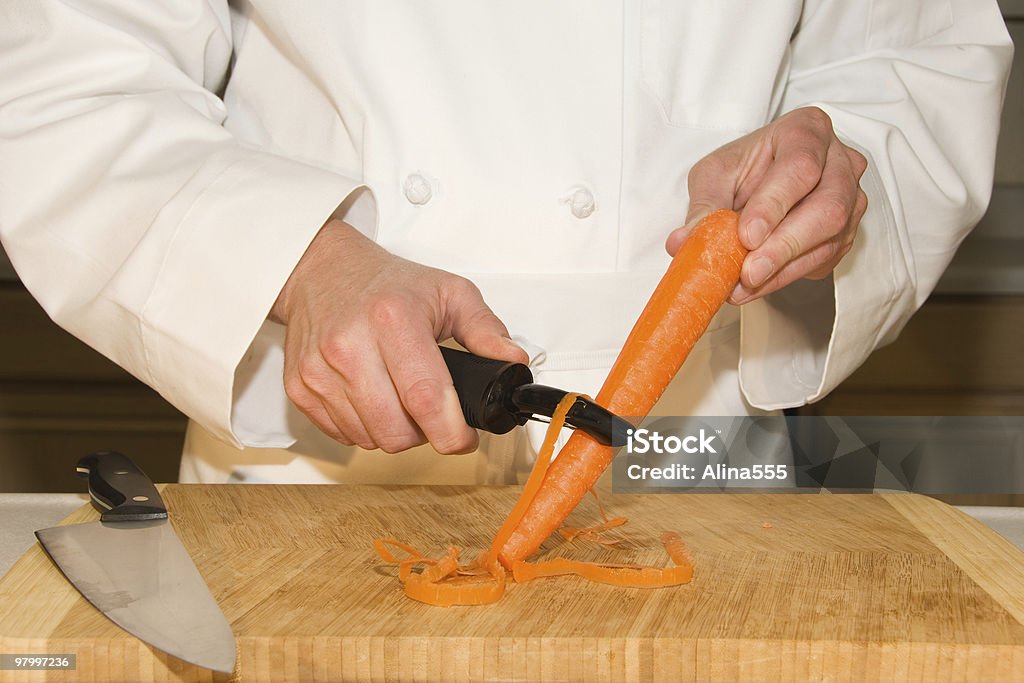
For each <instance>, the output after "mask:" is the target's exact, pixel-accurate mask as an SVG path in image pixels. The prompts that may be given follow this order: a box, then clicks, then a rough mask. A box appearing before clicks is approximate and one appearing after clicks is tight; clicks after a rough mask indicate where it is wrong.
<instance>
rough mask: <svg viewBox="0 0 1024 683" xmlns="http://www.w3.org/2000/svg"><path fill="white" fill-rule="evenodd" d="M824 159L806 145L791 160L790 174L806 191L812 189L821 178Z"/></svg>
mask: <svg viewBox="0 0 1024 683" xmlns="http://www.w3.org/2000/svg"><path fill="white" fill-rule="evenodd" d="M821 171H822V161H821V158H820V157H819V156H818V155H817V154H816V153H815V152H814V151H812V150H811V149H808V148H807V147H804V148H803V149H801V150H800V151H798V152H797V153H796V154H794V155H793V158H792V159H791V161H790V162H789V174H790V176H791V177H792V178H793V180H794V181H795V182H796V183H797V184H798V185H799V186H800V187H801V188H802V189H804V190H805V191H810V190H811V188H813V187H814V186H815V185H817V184H818V181H819V180H821Z"/></svg>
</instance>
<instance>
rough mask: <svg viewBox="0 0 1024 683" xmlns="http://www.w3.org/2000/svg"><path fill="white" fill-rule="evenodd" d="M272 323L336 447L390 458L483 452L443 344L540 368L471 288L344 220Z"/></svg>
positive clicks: (313, 247)
mask: <svg viewBox="0 0 1024 683" xmlns="http://www.w3.org/2000/svg"><path fill="white" fill-rule="evenodd" d="M270 317H271V319H273V320H276V321H278V322H281V323H283V324H285V325H287V326H288V329H287V332H286V334H285V349H284V354H285V355H284V385H285V391H286V393H287V394H288V397H289V398H290V399H291V401H292V402H293V403H294V404H295V405H296V406H297V407H298V408H299V409H300V410H301V411H302V412H303V413H305V415H306V416H307V417H308V418H309V419H310V420H311V421H312V422H313V423H314V424H315V425H316V426H317V427H318V428H319V429H320V430H322V431H323V432H324V433H326V434H328V435H329V436H331V437H333V438H334V439H336V440H337V441H340V442H341V443H344V444H346V445H352V444H356V445H358V446H360V447H361V448H365V449H372V448H381V449H383V450H385V451H387V452H388V453H395V452H398V451H402V450H405V449H407V448H411V447H413V446H417V445H419V444H422V443H425V442H426V441H430V443H431V445H432V446H433V447H434V448H435V449H436V450H437V451H439V452H441V453H466V452H470V451H472V450H473V449H475V448H476V446H477V434H476V431H474V430H473V429H472V428H470V427H469V426H468V425H467V424H466V422H465V419H464V417H463V415H462V409H461V408H460V407H459V399H458V396H457V394H456V393H455V389H454V387H453V386H452V379H451V376H450V375H449V373H448V369H447V367H446V366H445V364H444V360H443V359H442V357H441V352H440V351H439V350H438V348H437V340H440V339H447V338H448V337H454V338H455V339H456V340H457V341H458V342H459V343H460V344H462V345H463V346H465V347H466V348H467V349H469V350H470V351H472V352H473V353H476V354H478V355H481V356H486V357H488V358H497V359H501V360H508V361H514V362H520V363H526V362H528V360H529V359H528V358H527V355H526V353H525V352H524V351H523V350H522V349H521V348H519V347H518V346H517V345H516V344H515V343H514V342H512V341H511V340H510V339H509V338H508V330H507V329H506V328H505V326H504V325H503V324H502V322H501V321H500V320H498V318H497V317H496V316H495V315H494V313H493V312H491V309H489V308H488V307H487V305H486V304H485V303H484V301H483V299H482V298H481V296H480V292H479V290H478V289H477V288H476V286H475V285H474V284H473V283H472V282H470V281H469V280H466V279H465V278H462V277H458V276H456V275H453V274H451V273H446V272H444V271H441V270H437V269H436V268H428V267H427V266H423V265H420V264H417V263H413V262H412V261H407V260H405V259H403V258H399V257H398V256H395V255H393V254H391V253H389V252H387V251H385V250H384V249H383V248H381V247H380V246H378V245H377V244H375V243H374V242H373V241H371V240H369V239H367V238H366V237H364V236H363V235H362V234H361V233H359V232H358V231H357V230H356V229H355V228H353V227H351V226H349V225H347V224H345V223H343V222H342V221H339V220H332V221H330V222H329V223H327V224H326V225H325V226H324V227H323V228H322V229H321V230H320V232H319V233H318V234H317V236H316V238H314V240H313V242H312V243H311V244H310V246H309V248H308V249H307V250H306V253H305V254H304V255H303V257H302V259H301V260H300V261H299V263H298V265H297V266H296V267H295V270H294V271H293V272H292V274H291V277H289V279H288V282H287V284H285V286H284V288H283V289H282V290H281V294H280V295H279V297H278V299H277V301H276V302H275V304H274V308H273V310H272V311H271V315H270Z"/></svg>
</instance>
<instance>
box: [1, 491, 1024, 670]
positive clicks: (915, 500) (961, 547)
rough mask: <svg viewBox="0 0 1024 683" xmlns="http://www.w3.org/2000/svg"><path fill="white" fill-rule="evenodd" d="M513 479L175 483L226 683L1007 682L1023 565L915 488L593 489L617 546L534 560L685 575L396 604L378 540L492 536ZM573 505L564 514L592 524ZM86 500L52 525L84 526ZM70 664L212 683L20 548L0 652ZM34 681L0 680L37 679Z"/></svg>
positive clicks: (8, 588)
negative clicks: (683, 546)
mask: <svg viewBox="0 0 1024 683" xmlns="http://www.w3.org/2000/svg"><path fill="white" fill-rule="evenodd" d="M517 492H518V489H516V488H512V487H368V486H360V487H355V486H353V487H343V486H227V485H224V486H197V485H191V486H183V485H172V486H167V487H166V488H165V489H164V496H165V500H166V502H167V505H168V508H169V510H170V512H171V519H172V521H173V523H174V526H175V528H176V529H177V530H178V533H179V535H180V537H181V540H182V542H183V543H184V544H185V546H186V547H187V548H188V549H189V551H190V552H191V553H192V555H193V558H194V560H195V562H196V565H197V566H198V567H199V570H200V572H202V574H203V575H204V577H205V578H206V580H207V583H208V584H209V585H210V589H211V591H212V592H213V594H214V597H215V598H216V599H217V601H218V602H219V603H220V605H221V606H222V608H223V610H224V612H225V614H226V616H227V618H228V620H229V621H230V622H231V624H232V628H233V630H234V632H235V635H236V637H237V640H238V648H239V659H238V662H237V665H236V671H235V676H234V678H235V679H236V680H243V681H268V682H274V683H277V682H279V681H286V680H295V681H319V680H323V681H329V680H376V681H470V680H504V681H527V680H541V681H575V680H596V681H658V680H662V681H687V680H714V681H718V680H738V679H747V680H756V681H767V680H830V681H845V680H854V681H861V680H880V681H890V680H925V681H943V680H949V681H960V680H969V681H983V680H991V681H1012V680H1024V553H1022V552H1021V551H1019V550H1017V549H1016V548H1014V547H1013V546H1011V545H1010V544H1009V543H1007V542H1006V541H1004V540H1003V539H1001V538H1000V537H999V536H997V535H996V534H995V533H993V532H992V531H990V530H988V529H987V528H985V527H984V526H982V525H981V524H979V523H978V522H975V521H974V520H972V519H970V518H968V517H966V516H965V515H963V514H962V513H960V512H958V511H956V510H954V509H953V508H950V507H948V506H946V505H944V504H942V503H939V502H937V501H934V500H931V499H928V498H924V497H920V496H914V495H891V496H880V495H851V496H838V495H832V496H829V495H779V494H773V495H754V494H744V495H739V494H730V495H630V496H624V495H620V496H609V497H607V498H606V501H605V502H606V504H607V505H608V506H609V508H610V512H611V513H612V514H614V515H625V516H627V517H629V518H630V520H631V521H630V524H629V525H627V526H626V527H623V528H622V529H621V530H617V531H620V533H618V534H615V533H613V532H609V533H608V536H609V537H615V536H619V537H623V538H624V539H625V540H624V541H623V542H622V543H621V544H620V545H622V546H623V547H622V548H619V549H607V548H603V547H602V546H599V545H597V544H594V543H592V542H589V541H580V540H577V541H575V542H574V543H571V544H567V543H564V542H561V541H556V540H554V539H549V541H548V542H547V544H545V546H544V548H543V549H542V552H544V553H545V554H547V555H548V556H553V555H559V554H564V555H570V556H573V557H579V558H583V559H602V560H606V561H617V562H642V563H644V564H657V563H665V562H666V558H665V557H664V553H663V551H662V550H661V548H660V547H658V544H657V541H656V540H655V539H656V538H657V536H658V533H659V532H660V531H662V530H665V529H676V530H678V531H679V532H681V534H682V535H683V537H684V538H685V539H686V541H687V543H688V545H689V547H690V549H691V551H692V554H693V556H694V559H695V564H696V574H695V577H694V580H693V582H692V583H690V584H688V585H686V586H681V587H677V588H668V589H655V590H643V589H623V588H615V587H610V586H603V585H597V584H592V583H587V582H585V581H583V580H580V579H577V578H575V577H562V578H552V579H547V580H544V581H536V582H531V583H527V584H523V585H513V586H511V588H510V590H509V592H508V593H507V594H506V596H505V597H504V598H503V599H502V600H501V601H500V602H499V603H497V604H495V605H490V606H484V607H452V608H448V609H444V608H437V607H428V606H426V605H421V604H418V603H415V602H412V601H410V600H408V599H406V598H405V597H404V596H403V594H402V591H401V588H400V584H399V582H398V580H397V578H396V570H395V568H394V567H390V566H386V565H383V564H382V563H381V562H380V561H379V560H378V559H377V557H376V555H375V554H374V552H373V551H372V549H371V542H372V540H373V539H374V538H376V537H378V536H392V537H395V538H398V539H401V540H404V541H407V542H409V543H411V544H413V545H414V546H416V547H417V548H419V549H420V550H422V551H423V552H425V553H429V554H432V555H434V554H436V555H439V554H441V553H443V551H444V549H445V548H446V546H447V545H449V544H456V545H459V546H462V547H464V548H466V549H467V556H470V557H471V556H472V555H470V554H469V553H470V552H475V551H476V550H477V549H480V548H482V547H483V546H485V545H486V544H487V542H488V541H489V539H490V537H491V534H492V533H493V532H494V530H495V529H496V528H497V526H498V524H499V523H500V521H501V520H502V519H503V518H504V515H505V513H506V512H507V511H508V510H509V509H510V508H511V506H512V504H513V502H514V499H515V497H516V494H517ZM596 516H597V513H596V509H595V508H594V506H593V503H592V502H589V501H588V502H585V503H584V504H583V505H582V506H581V508H580V509H579V510H577V511H576V513H574V516H573V517H572V518H570V522H576V523H577V524H587V523H591V522H593V521H595V519H596ZM96 518H97V515H96V513H95V512H93V511H92V510H91V509H89V508H83V509H82V510H80V511H78V512H77V513H75V514H74V515H73V516H72V517H70V518H69V519H68V520H67V521H68V522H75V521H91V520H94V519H96ZM4 652H6V653H73V654H76V655H77V667H78V668H77V670H76V671H75V672H69V673H57V672H51V673H50V674H49V675H50V678H49V679H47V680H87V681H143V680H151V679H155V680H213V676H212V675H211V674H210V673H209V672H206V671H204V670H201V669H196V668H194V667H190V666H186V665H184V664H182V663H181V662H179V661H178V660H175V659H174V658H172V657H169V656H167V655H164V654H162V653H160V652H156V651H154V650H152V649H151V648H149V647H147V646H145V645H143V644H141V643H140V642H139V641H138V640H136V639H134V638H132V637H131V636H128V635H127V634H125V633H123V632H122V631H120V630H119V629H118V628H117V627H116V626H114V625H113V624H111V623H110V622H108V621H107V620H106V619H105V618H104V617H103V616H102V615H101V614H100V613H99V612H97V611H96V610H94V609H93V608H92V607H91V606H90V605H89V604H88V603H87V602H86V601H85V600H84V599H82V598H80V597H79V596H78V594H77V593H76V592H75V591H74V589H73V588H72V587H71V586H70V585H69V584H67V583H66V582H65V581H64V579H63V578H62V576H61V575H60V573H59V571H58V570H57V569H56V568H55V567H53V566H52V565H51V564H50V562H49V560H48V559H47V558H46V556H45V555H44V554H43V552H42V551H41V550H40V549H39V548H38V547H35V548H33V549H31V550H30V551H29V552H28V553H27V554H26V555H25V556H24V557H22V558H21V559H20V560H19V561H18V563H17V564H16V565H15V566H14V567H13V568H12V569H11V571H10V572H9V573H8V574H7V575H6V576H5V577H4V578H3V579H0V653H4ZM43 675H44V674H43V673H42V672H35V673H26V672H17V673H15V672H9V671H8V672H0V678H2V680H5V681H7V680H9V681H28V680H41V679H42V677H43Z"/></svg>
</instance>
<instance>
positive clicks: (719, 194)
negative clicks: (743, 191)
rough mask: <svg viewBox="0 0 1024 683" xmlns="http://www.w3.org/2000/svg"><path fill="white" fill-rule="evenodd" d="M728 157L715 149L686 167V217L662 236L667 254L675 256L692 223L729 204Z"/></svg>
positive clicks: (732, 176) (731, 174)
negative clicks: (674, 228) (688, 197)
mask: <svg viewBox="0 0 1024 683" xmlns="http://www.w3.org/2000/svg"><path fill="white" fill-rule="evenodd" d="M729 157H730V155H729V154H728V153H727V152H726V151H725V150H717V151H715V152H712V153H711V154H710V155H708V156H706V157H704V158H703V159H701V160H700V161H698V162H697V163H696V164H694V166H693V168H692V169H690V174H689V176H688V177H687V186H688V187H689V194H690V204H689V207H688V208H687V211H686V220H685V221H684V223H683V226H682V227H681V228H677V229H676V230H673V231H672V232H671V233H669V235H668V238H667V239H666V240H665V250H666V251H668V253H669V254H670V255H672V256H675V254H676V252H677V251H679V247H680V246H682V244H683V242H685V241H686V237H687V236H688V235H689V234H690V232H691V231H692V230H693V227H694V226H695V225H697V223H699V222H700V221H701V219H702V218H704V217H705V216H707V215H708V214H709V213H712V212H713V211H717V210H718V209H723V208H725V209H731V208H733V206H734V201H735V194H736V185H735V171H734V170H733V169H731V168H728V164H727V163H726V162H725V160H726V159H727V158H729Z"/></svg>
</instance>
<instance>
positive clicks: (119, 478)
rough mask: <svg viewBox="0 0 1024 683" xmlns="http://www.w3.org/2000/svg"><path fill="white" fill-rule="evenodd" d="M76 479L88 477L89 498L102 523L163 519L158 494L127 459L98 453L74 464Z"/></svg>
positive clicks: (102, 452) (163, 515) (165, 514)
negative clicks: (76, 466)
mask: <svg viewBox="0 0 1024 683" xmlns="http://www.w3.org/2000/svg"><path fill="white" fill-rule="evenodd" d="M77 471H78V476H80V477H88V478H89V497H90V498H92V502H93V505H94V506H95V507H96V508H97V509H98V510H99V511H100V512H101V513H102V515H101V516H100V520H101V521H104V522H139V521H143V520H147V519H167V508H166V507H164V501H163V499H162V498H161V497H160V493H159V492H158V491H157V490H156V487H155V486H153V482H151V481H150V480H149V477H147V476H146V474H145V472H143V471H142V470H140V469H139V468H138V467H137V466H136V465H135V463H134V462H132V461H131V460H130V459H129V458H128V457H127V456H125V455H122V454H121V453H116V452H114V451H99V452H97V453H93V454H91V455H87V456H85V457H84V458H82V459H81V460H79V461H78V468H77Z"/></svg>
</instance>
